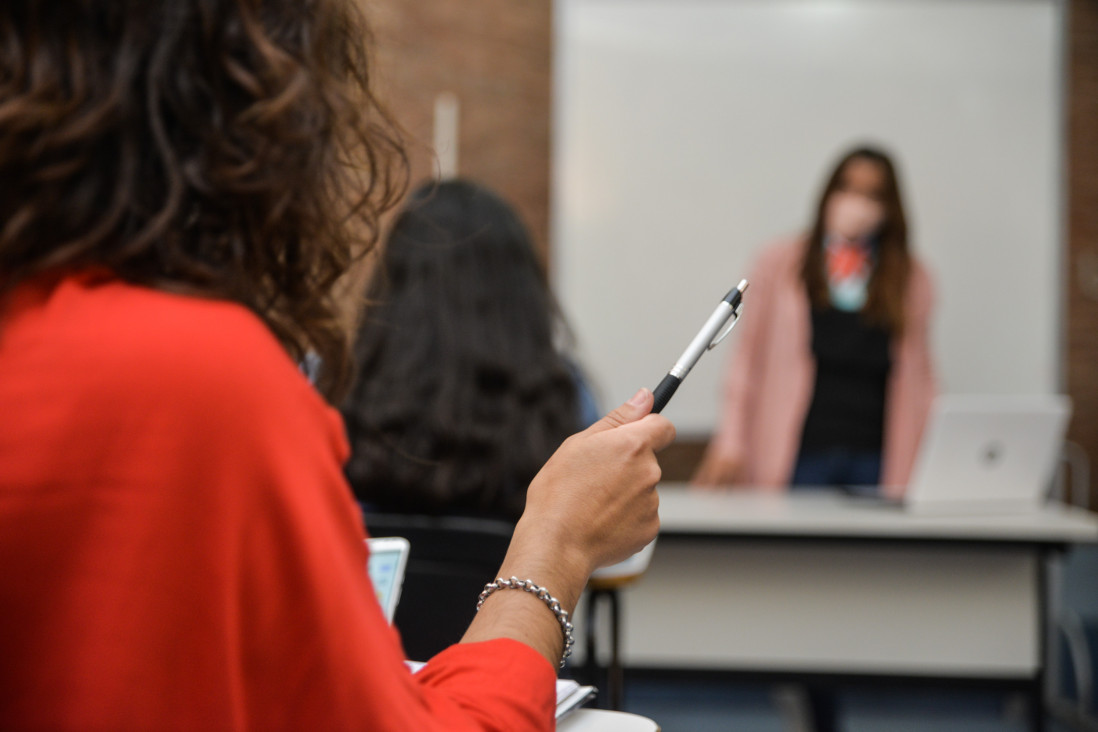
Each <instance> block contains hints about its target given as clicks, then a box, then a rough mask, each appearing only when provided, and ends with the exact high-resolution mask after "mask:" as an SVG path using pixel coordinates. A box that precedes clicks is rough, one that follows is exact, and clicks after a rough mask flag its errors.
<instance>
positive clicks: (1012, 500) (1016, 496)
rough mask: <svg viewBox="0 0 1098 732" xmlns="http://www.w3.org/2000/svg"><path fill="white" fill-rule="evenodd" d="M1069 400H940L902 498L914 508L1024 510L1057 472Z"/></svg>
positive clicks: (1028, 397) (1037, 499) (975, 397)
mask: <svg viewBox="0 0 1098 732" xmlns="http://www.w3.org/2000/svg"><path fill="white" fill-rule="evenodd" d="M1070 415H1071V400H1070V399H1069V398H1068V397H1066V396H1063V395H1059V394H1045V395H1017V396H1015V395H1010V396H990V395H974V394H972V395H969V394H966V395H946V396H941V397H938V399H937V400H936V401H935V404H934V408H933V410H932V411H931V416H930V420H929V421H928V424H927V427H926V429H925V431H924V433H923V440H922V444H921V446H920V448H919V454H918V457H917V459H916V461H915V466H914V469H913V470H912V474H911V482H910V483H909V484H908V490H907V493H906V495H905V504H906V505H907V507H908V508H909V509H910V510H912V511H924V512H933V511H958V510H960V511H971V512H981V511H983V512H986V511H995V512H1001V511H1027V510H1032V509H1033V508H1034V507H1036V506H1038V505H1040V504H1041V503H1042V502H1043V501H1044V498H1045V496H1046V494H1047V491H1048V487H1049V484H1050V481H1051V480H1052V477H1053V475H1054V473H1055V470H1056V462H1057V459H1058V457H1059V455H1060V450H1061V447H1062V445H1063V441H1064V434H1065V432H1066V430H1067V422H1068V418H1069V417H1070Z"/></svg>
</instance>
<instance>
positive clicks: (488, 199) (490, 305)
mask: <svg viewBox="0 0 1098 732" xmlns="http://www.w3.org/2000/svg"><path fill="white" fill-rule="evenodd" d="M366 301H367V303H369V305H368V308H369V309H368V311H367V314H366V317H365V318H364V321H363V324H362V326H361V327H360V329H359V332H358V338H357V342H356V346H355V352H356V355H357V359H356V360H357V361H358V363H359V365H360V369H361V375H360V377H359V379H358V382H357V383H356V384H355V385H354V386H353V387H352V390H351V395H350V398H349V399H347V400H346V401H345V402H344V404H343V408H342V412H343V417H344V421H345V422H346V424H347V431H348V436H349V438H350V443H351V459H350V460H349V462H348V464H347V469H346V470H347V475H348V478H349V479H350V483H351V487H352V488H353V489H354V491H355V495H356V496H357V497H358V498H359V500H360V501H361V502H362V503H363V505H365V506H367V507H368V508H372V509H376V510H381V511H387V512H397V513H421V514H447V515H451V514H459V515H476V516H490V517H499V518H504V519H509V520H515V519H517V518H518V517H519V515H520V514H521V513H522V508H523V505H524V503H525V500H526V486H527V484H528V483H529V482H530V480H531V479H532V478H533V477H534V475H535V474H536V473H537V471H538V469H539V468H540V467H541V466H542V464H544V463H545V460H546V459H547V458H548V457H549V456H550V455H551V454H552V453H553V451H554V450H556V449H557V447H559V446H560V443H561V442H562V441H563V440H564V439H565V438H566V437H567V436H568V435H570V434H572V433H573V432H575V431H576V430H577V429H581V428H583V427H586V426H587V425H589V424H591V423H592V422H593V421H595V420H596V419H597V418H598V415H597V414H594V415H593V416H592V414H591V411H592V407H591V406H590V405H592V404H593V401H592V399H591V397H590V395H589V393H588V392H587V391H586V388H585V387H583V385H582V382H581V381H578V380H577V373H578V372H577V369H576V367H575V366H574V365H573V363H572V362H571V361H570V360H568V359H567V358H565V357H564V356H563V355H562V354H561V353H560V352H559V350H558V347H557V345H556V344H557V342H558V340H559V339H560V338H561V335H562V333H563V331H564V328H563V321H562V319H561V315H560V311H559V309H558V307H557V304H556V302H555V300H554V298H553V295H552V293H551V291H550V289H549V282H548V278H547V276H546V274H545V269H544V267H542V265H541V263H540V262H539V261H538V258H537V254H536V252H535V251H534V248H533V244H532V242H531V240H530V236H529V234H528V233H527V230H526V228H525V226H523V224H522V222H521V220H520V219H519V217H518V215H517V214H516V212H515V211H514V209H512V208H511V206H510V205H508V204H507V203H506V202H505V201H504V200H503V199H501V198H500V197H499V196H497V195H496V194H494V193H493V192H491V191H490V190H488V189H487V188H485V187H484V186H481V185H478V184H476V183H472V182H470V181H464V180H449V181H443V182H430V183H426V184H424V185H422V186H421V187H419V188H418V189H417V190H416V191H415V192H414V193H413V194H412V196H411V197H410V199H409V201H408V203H407V204H406V205H405V207H404V209H403V210H402V211H401V213H400V215H399V216H398V217H397V219H396V221H395V222H394V224H393V227H392V231H391V233H390V234H389V237H388V241H387V243H386V244H385V246H384V250H383V253H382V256H381V259H380V262H379V263H378V265H377V267H376V269H375V270H374V273H373V278H372V280H371V281H370V283H369V285H368V287H367V291H366Z"/></svg>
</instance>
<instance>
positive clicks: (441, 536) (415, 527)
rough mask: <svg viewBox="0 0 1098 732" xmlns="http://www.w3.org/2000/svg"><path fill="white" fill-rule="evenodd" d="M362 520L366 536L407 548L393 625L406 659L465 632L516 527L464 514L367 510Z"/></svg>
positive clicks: (437, 648)
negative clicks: (395, 540) (397, 540)
mask: <svg viewBox="0 0 1098 732" xmlns="http://www.w3.org/2000/svg"><path fill="white" fill-rule="evenodd" d="M365 518H366V528H367V531H368V532H369V534H370V536H373V537H381V536H403V537H404V538H405V539H407V540H408V542H409V543H410V544H411V551H410V552H409V554H408V569H407V572H406V573H405V576H404V586H403V589H402V590H401V594H400V603H399V604H398V605H397V610H396V617H395V618H394V620H393V623H394V625H396V627H397V629H398V630H399V631H400V636H401V639H402V640H403V641H404V650H405V652H406V653H407V654H408V658H410V659H412V660H413V661H426V660H427V659H428V658H430V657H431V656H433V655H435V654H436V653H438V652H439V651H441V650H443V649H444V648H446V647H448V646H451V645H453V644H454V643H457V642H458V641H459V640H461V637H462V635H464V634H465V631H466V629H467V628H468V627H469V623H470V622H472V620H473V616H474V615H475V614H476V604H477V596H478V595H479V594H480V592H481V590H482V589H484V585H485V583H487V582H491V581H492V580H493V579H495V577H496V573H497V572H498V571H499V567H500V565H501V564H502V563H503V557H504V555H505V554H506V553H507V547H508V545H509V544H510V543H511V534H512V533H514V528H515V527H514V525H513V524H511V523H509V522H507V521H502V520H497V519H487V518H471V517H463V516H420V515H414V514H392V513H373V512H367V513H366V514H365Z"/></svg>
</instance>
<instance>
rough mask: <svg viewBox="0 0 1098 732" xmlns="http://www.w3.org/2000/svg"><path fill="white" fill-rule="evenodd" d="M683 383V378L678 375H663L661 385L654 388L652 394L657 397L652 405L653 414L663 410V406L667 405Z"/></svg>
mask: <svg viewBox="0 0 1098 732" xmlns="http://www.w3.org/2000/svg"><path fill="white" fill-rule="evenodd" d="M681 383H682V379H680V378H678V377H677V376H672V375H671V374H668V375H667V376H664V377H663V381H661V382H660V385H659V386H657V387H656V388H655V389H653V390H652V396H654V397H655V398H656V401H655V403H654V404H653V405H652V414H659V413H660V412H662V411H663V408H664V407H666V406H667V402H669V401H671V397H672V395H674V393H675V390H676V389H678V388H679V384H681Z"/></svg>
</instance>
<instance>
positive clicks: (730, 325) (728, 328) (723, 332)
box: [705, 302, 743, 351]
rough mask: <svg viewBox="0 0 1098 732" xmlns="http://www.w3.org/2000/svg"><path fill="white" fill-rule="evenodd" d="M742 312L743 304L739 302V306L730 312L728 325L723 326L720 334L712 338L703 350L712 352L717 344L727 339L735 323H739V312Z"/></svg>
mask: <svg viewBox="0 0 1098 732" xmlns="http://www.w3.org/2000/svg"><path fill="white" fill-rule="evenodd" d="M742 310H743V303H742V302H741V303H740V306H739V307H738V308H736V309H735V310H733V311H732V320H731V321H730V322H729V323H728V325H726V326H724V329H723V330H721V332H720V333H718V334H717V335H716V336H714V337H713V340H711V341H709V345H708V346H706V347H705V350H707V351H712V350H713V349H714V348H716V347H717V344H718V343H720V342H721V341H723V340H724V339H725V337H727V336H728V334H729V333H731V332H732V329H733V328H735V327H736V323H738V322H740V311H742Z"/></svg>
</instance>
